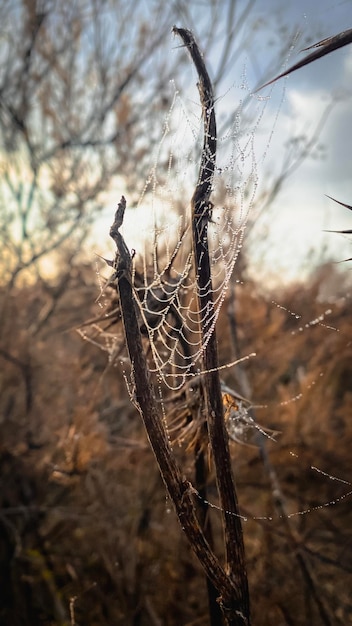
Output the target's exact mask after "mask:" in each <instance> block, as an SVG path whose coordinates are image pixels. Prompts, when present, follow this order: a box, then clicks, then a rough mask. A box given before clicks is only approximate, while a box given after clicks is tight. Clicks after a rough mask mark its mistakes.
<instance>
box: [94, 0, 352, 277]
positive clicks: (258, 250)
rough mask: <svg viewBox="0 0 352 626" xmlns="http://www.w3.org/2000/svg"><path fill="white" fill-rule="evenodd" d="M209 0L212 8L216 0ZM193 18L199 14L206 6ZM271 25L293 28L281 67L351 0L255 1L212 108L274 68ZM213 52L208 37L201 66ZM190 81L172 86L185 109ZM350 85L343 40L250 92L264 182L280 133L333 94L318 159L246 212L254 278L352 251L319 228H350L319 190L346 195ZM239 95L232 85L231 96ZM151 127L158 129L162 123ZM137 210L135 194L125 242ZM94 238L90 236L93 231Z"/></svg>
mask: <svg viewBox="0 0 352 626" xmlns="http://www.w3.org/2000/svg"><path fill="white" fill-rule="evenodd" d="M218 4H219V10H221V7H222V6H223V5H225V4H226V0H224V1H223V2H219V3H218ZM243 4H244V3H243V2H241V1H240V2H239V3H238V5H239V7H241V6H243ZM146 6H148V3H146ZM189 6H190V7H191V13H192V10H193V13H192V15H193V18H194V24H195V29H196V30H197V15H199V2H198V1H196V0H193V1H192V0H191V2H190V3H189ZM224 13H225V11H224ZM274 16H275V19H274ZM203 18H204V19H207V17H206V13H204V16H203ZM198 19H201V18H200V17H199V18H198ZM273 23H274V24H275V25H276V26H277V33H276V35H275V32H274V33H273V35H272V37H271V38H270V37H269V45H268V32H269V31H270V29H272V25H273ZM185 26H187V25H185ZM281 26H286V27H288V31H287V32H290V33H295V34H296V41H295V42H294V45H293V48H292V50H291V51H290V52H289V55H288V58H286V59H284V60H283V61H284V63H282V64H281V65H284V66H286V67H287V66H290V65H292V64H293V63H295V62H296V61H297V60H298V59H299V58H301V56H302V53H301V52H300V50H301V49H302V47H305V46H306V45H308V44H310V43H314V42H316V41H318V40H320V39H323V38H324V37H328V36H331V35H334V34H337V33H339V32H341V31H342V30H346V29H348V28H351V27H352V2H351V0H335V1H333V0H320V1H318V0H286V1H285V2H281V1H280V0H265V1H264V0H257V3H256V5H255V7H254V9H253V10H252V11H251V13H250V18H249V19H248V20H247V23H245V24H244V25H243V27H242V29H241V32H240V33H239V34H238V36H239V41H240V43H241V41H243V42H245V43H244V44H243V47H242V52H241V54H239V55H238V59H237V60H236V63H235V64H234V66H233V68H231V70H230V71H228V72H227V74H226V79H225V80H224V81H223V82H222V83H220V85H219V86H218V93H219V92H220V96H221V97H220V98H219V101H218V104H217V106H218V115H219V116H220V117H221V112H222V111H223V112H224V114H226V112H228V111H230V110H231V107H232V108H233V107H235V108H236V106H238V100H236V98H238V94H239V93H240V90H239V89H238V87H239V85H240V83H241V82H243V77H245V82H246V86H247V91H248V93H249V92H250V91H251V90H253V89H254V87H255V86H256V85H257V81H258V79H259V78H260V77H261V76H264V75H267V78H271V77H273V76H275V75H276V74H277V72H278V70H279V71H280V69H281V68H280V64H279V66H278V63H277V58H276V57H275V54H277V42H278V41H279V40H280V38H281V39H282V32H281V31H280V27H281ZM199 30H201V29H200V25H199ZM248 33H249V35H250V36H249V35H248ZM241 38H242V39H241ZM270 41H271V44H270ZM175 53H178V52H177V47H176V46H175V41H174V40H173V39H172V37H171V35H170V54H175ZM220 53H221V46H220V45H219V46H218V47H217V46H216V45H215V46H213V47H212V48H211V50H210V51H209V54H208V56H207V59H206V61H207V64H209V71H210V74H213V75H214V74H216V71H217V61H218V56H220ZM303 54H305V53H303ZM271 67H272V72H271ZM195 82H196V77H195V74H194V73H193V74H191V82H190V84H189V87H188V88H187V89H185V91H183V92H182V93H181V94H180V98H181V100H180V104H181V106H185V108H186V107H187V105H188V104H189V103H192V99H193V98H196V97H197V95H196V92H195ZM351 85H352V46H347V47H345V48H343V49H341V50H339V51H335V52H333V53H332V54H330V55H327V56H326V57H324V58H323V59H320V60H319V61H316V62H315V63H313V64H311V65H309V66H307V67H305V68H302V69H300V70H298V71H297V72H295V73H293V74H292V75H291V76H289V77H288V78H287V79H283V80H280V81H279V82H278V83H277V84H276V85H275V86H274V88H270V87H267V88H265V89H263V90H262V91H261V92H260V94H259V95H258V98H256V97H255V98H252V100H253V103H254V108H255V111H256V112H255V114H254V115H259V114H260V113H257V112H258V111H261V110H262V109H263V107H264V109H265V111H264V114H263V118H262V119H261V121H260V125H259V126H258V129H257V130H256V131H255V133H254V138H255V150H256V155H257V160H258V165H257V173H258V177H259V185H263V184H264V186H265V180H266V178H267V179H269V178H270V177H271V176H275V172H279V171H280V170H281V167H282V162H283V159H284V158H285V154H286V149H287V147H286V146H287V141H288V140H289V139H290V138H292V137H295V136H299V135H304V134H308V135H309V134H310V133H311V132H312V130H313V129H314V128H315V126H316V124H317V122H318V120H319V119H320V116H321V114H322V113H323V111H324V109H325V107H326V106H327V105H328V103H329V102H331V101H332V100H334V101H335V105H334V107H333V110H332V111H331V113H330V115H329V117H328V119H327V121H326V123H325V124H324V127H323V129H322V131H321V133H320V136H319V146H320V147H319V150H318V154H319V158H307V159H306V160H305V161H304V162H303V164H302V165H300V167H299V168H298V169H297V170H296V171H295V172H294V174H292V175H291V176H290V177H289V179H288V180H287V181H286V182H285V184H284V186H283V188H282V191H281V192H280V193H279V194H278V196H277V197H276V198H275V200H274V201H273V203H272V204H271V205H270V207H266V208H265V210H264V211H262V213H261V214H260V215H259V217H258V218H256V225H255V226H254V228H253V229H252V230H251V233H250V235H249V236H248V240H247V243H246V240H245V245H247V246H248V247H249V249H250V250H251V259H252V263H253V268H252V271H253V274H254V275H255V276H256V277H257V278H258V279H260V280H262V279H263V278H266V279H270V280H271V281H272V282H273V283H275V282H278V283H280V281H281V282H284V283H287V282H288V281H289V280H291V279H296V278H302V277H304V276H305V275H306V273H307V271H308V270H309V269H310V268H311V265H312V263H313V262H318V261H320V260H322V259H323V257H324V254H326V255H327V256H328V257H329V258H332V259H333V260H335V261H341V260H342V259H344V258H347V257H350V256H352V238H348V237H346V236H342V235H338V234H334V233H326V232H324V231H325V230H328V229H331V230H339V229H343V228H351V212H350V211H348V210H347V209H344V208H343V207H341V206H339V205H337V204H335V203H334V202H332V201H331V200H329V199H328V198H327V197H326V196H327V195H330V196H332V197H334V198H336V199H338V200H340V201H341V202H346V203H350V204H352V180H351V172H352V156H351V150H350V144H351V123H352V110H351V104H350V103H351V98H352V87H351ZM182 88H184V86H183V87H182ZM170 89H175V86H171V85H170ZM180 89H181V87H180ZM192 90H193V91H192ZM218 93H217V95H218ZM245 96H246V93H243V90H242V94H240V96H239V97H245ZM251 104H252V103H251ZM176 109H177V107H176ZM186 121H187V123H188V122H189V120H186ZM160 132H161V136H162V128H161V131H160ZM178 141H179V142H180V143H179V147H178V145H177V137H176V139H175V143H174V150H175V151H177V150H180V151H181V150H182V149H183V148H182V145H181V144H182V139H181V140H180V139H179V138H178ZM263 153H266V156H265V159H263V160H262V159H261V156H260V155H262V154H263ZM258 155H259V156H258ZM118 186H119V188H120V185H118ZM121 186H123V184H122V183H121ZM117 193H119V192H117ZM121 193H123V189H122V190H121ZM114 198H116V193H115V195H114ZM114 204H116V202H114ZM112 214H113V210H112V208H111V206H107V207H106V209H105V211H104V217H103V219H102V220H101V222H100V224H101V228H99V230H103V231H104V230H105V232H107V231H108V226H107V225H108V224H110V222H111V218H110V215H112ZM144 215H145V213H144V212H143V203H142V204H141V206H140V207H139V208H137V209H136V210H134V211H133V213H132V212H130V213H128V212H127V214H126V217H125V225H124V234H125V238H126V242H127V243H128V245H129V246H130V247H136V246H138V245H139V241H140V232H141V230H144V229H145V222H144ZM137 224H138V228H136V225H137ZM96 234H97V231H95V235H96ZM95 239H96V238H95ZM96 241H98V242H99V238H98V240H97V239H96ZM104 245H105V244H99V243H98V248H99V249H98V250H97V251H98V252H100V253H104V252H105V253H106V249H104ZM99 246H100V247H99Z"/></svg>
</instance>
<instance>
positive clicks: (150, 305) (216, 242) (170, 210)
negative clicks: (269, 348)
mask: <svg viewBox="0 0 352 626" xmlns="http://www.w3.org/2000/svg"><path fill="white" fill-rule="evenodd" d="M172 86H173V90H174V97H173V101H172V105H171V107H170V110H169V112H168V115H167V117H166V119H165V121H164V125H163V133H162V138H161V141H160V143H159V145H158V148H157V150H156V153H155V155H154V158H153V163H152V167H151V170H150V173H149V176H148V177H147V180H146V182H145V184H144V187H143V190H142V193H141V194H140V197H139V200H138V202H137V210H139V214H140V211H141V209H142V211H143V213H145V215H146V217H148V219H149V223H150V221H152V226H151V227H149V228H148V227H146V228H145V231H144V237H143V240H141V242H140V245H138V247H137V248H136V250H135V251H134V252H135V255H134V274H133V286H134V293H135V299H136V302H137V305H138V310H139V318H140V329H141V331H142V334H143V336H144V337H145V340H146V347H147V351H148V358H149V367H150V372H151V373H153V374H155V375H156V377H157V379H158V381H160V382H162V383H163V384H164V385H165V386H166V388H167V389H169V390H172V391H175V390H179V389H181V388H182V387H183V385H184V384H185V382H186V381H187V380H188V379H189V378H190V377H194V376H197V375H199V374H200V373H202V371H203V369H202V357H203V353H204V348H205V346H206V344H207V342H208V341H209V338H210V336H211V335H212V333H213V332H214V329H215V325H216V322H217V320H218V317H219V313H220V310H221V306H222V304H223V302H224V299H225V297H226V293H227V290H228V286H229V283H230V281H231V278H232V275H233V271H234V267H235V264H236V262H237V260H238V256H239V254H240V251H241V248H242V245H243V240H244V236H245V231H246V226H247V222H248V217H249V215H250V211H251V208H252V206H253V203H254V200H255V194H256V190H257V186H258V172H257V158H256V155H255V137H256V131H257V129H258V126H259V125H260V122H261V120H262V118H263V115H264V112H265V108H266V104H267V102H266V101H263V99H262V98H258V99H255V100H254V101H253V104H254V107H253V108H254V111H253V112H251V114H250V115H251V124H250V125H249V124H247V123H246V124H244V121H243V120H244V119H247V118H248V116H249V113H248V112H247V111H246V112H245V108H246V107H245V106H244V103H243V99H247V101H248V100H249V96H250V92H249V90H248V88H247V87H246V86H245V83H243V81H242V85H241V87H240V88H239V92H240V95H241V96H242V101H241V100H240V104H239V106H238V108H237V110H236V112H235V114H234V116H233V119H232V120H230V123H229V124H228V126H227V130H226V132H225V133H224V134H223V135H222V136H220V137H219V138H218V150H217V163H216V169H215V175H214V178H213V180H212V196H211V200H212V210H210V211H209V224H208V241H209V251H210V259H211V269H212V284H211V285H210V284H209V286H208V289H209V291H211V293H212V300H213V307H212V309H211V310H200V311H199V310H198V293H197V290H198V285H197V280H196V273H195V269H194V265H193V254H192V233H191V197H192V194H193V191H194V188H195V185H196V182H197V177H198V169H199V161H200V157H201V146H202V133H203V121H202V116H201V107H200V105H199V104H198V103H197V102H195V101H194V100H192V99H191V98H188V99H185V98H184V97H182V96H181V95H180V92H179V91H178V90H177V88H176V86H175V85H174V84H172ZM233 90H234V91H235V88H234V87H233ZM234 98H235V95H234ZM217 106H219V107H220V108H221V100H220V101H218V103H217ZM242 124H243V128H242ZM268 142H269V140H268ZM127 211H128V209H127ZM130 211H131V212H132V211H133V209H132V208H131V209H130ZM150 216H153V217H152V220H150ZM132 219H133V218H132ZM125 239H126V244H127V245H128V238H125ZM101 287H102V294H101V297H100V298H99V302H100V306H101V307H102V308H103V309H104V311H105V314H104V315H105V320H106V319H109V320H110V319H111V317H113V311H115V313H116V319H120V318H119V304H118V302H117V301H116V299H114V300H113V303H111V298H110V295H109V297H106V295H107V289H106V285H103V284H102V285H101ZM200 320H202V321H203V322H204V323H205V327H206V335H205V338H204V337H202V335H201V332H200ZM100 322H101V320H99V324H93V325H92V326H91V327H90V330H88V329H86V330H84V336H85V337H86V338H89V339H90V340H91V341H93V342H95V343H97V344H98V345H100V346H102V347H103V348H104V349H106V350H107V351H108V353H109V356H110V360H112V361H114V360H116V358H119V357H120V356H121V352H122V348H121V343H122V342H123V337H122V335H121V333H118V334H116V328H114V332H110V330H109V329H108V328H107V326H106V324H105V325H104V324H101V323H100ZM251 356H253V355H252V354H251V355H248V356H246V357H244V358H245V359H247V358H251ZM234 363H235V362H234ZM234 363H229V364H227V365H226V366H224V367H231V366H232V365H234Z"/></svg>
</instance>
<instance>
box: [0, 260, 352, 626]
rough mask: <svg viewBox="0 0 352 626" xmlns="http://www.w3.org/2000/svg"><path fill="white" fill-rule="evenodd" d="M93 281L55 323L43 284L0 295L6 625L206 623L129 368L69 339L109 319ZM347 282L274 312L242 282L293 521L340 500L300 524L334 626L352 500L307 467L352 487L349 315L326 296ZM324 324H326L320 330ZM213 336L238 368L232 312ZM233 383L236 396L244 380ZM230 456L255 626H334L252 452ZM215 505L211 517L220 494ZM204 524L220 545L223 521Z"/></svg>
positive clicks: (347, 557)
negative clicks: (326, 622) (82, 327)
mask: <svg viewBox="0 0 352 626" xmlns="http://www.w3.org/2000/svg"><path fill="white" fill-rule="evenodd" d="M92 278H93V272H92V271H91V270H89V269H87V268H80V269H77V270H76V272H75V274H72V276H71V278H70V282H69V284H68V285H67V289H66V292H65V293H64V294H63V295H62V296H61V297H60V299H59V300H58V301H57V302H56V306H55V308H54V310H53V312H52V314H49V315H48V312H49V311H50V310H51V305H52V302H53V294H52V293H50V292H49V291H48V290H47V289H44V288H43V286H42V285H40V284H37V285H35V286H33V287H30V288H27V289H22V290H18V291H16V292H12V293H11V294H6V293H3V292H2V293H1V294H0V297H1V355H0V358H1V373H0V376H1V378H0V389H1V395H0V420H1V422H0V466H1V490H0V502H1V504H0V588H1V589H2V592H1V600H0V622H1V624H4V625H9V626H10V625H11V626H17V625H18V626H19V625H21V626H29V625H30V626H38V625H39V624H45V625H55V626H56V625H64V624H73V623H76V624H77V625H80V626H83V625H85V626H86V625H97V626H101V625H103V624H104V625H108V624H109V625H111V624H114V625H120V624H121V625H122V624H123V625H126V624H131V625H141V626H144V625H145V626H147V625H149V624H152V625H155V626H157V625H160V624H165V625H167V626H176V625H180V624H184V625H186V624H188V625H189V626H190V625H191V624H193V625H194V626H195V625H196V624H207V623H208V622H207V600H206V591H205V584H204V580H203V577H202V573H201V572H200V570H199V566H198V564H197V563H196V561H195V559H193V556H192V555H191V554H190V553H189V549H188V547H187V545H186V542H185V540H184V538H183V536H182V533H181V531H180V529H179V527H178V524H177V522H176V519H175V516H174V514H173V512H172V511H170V508H171V507H170V506H169V503H168V501H167V498H166V496H165V489H164V486H163V484H162V481H161V479H160V477H159V476H158V472H157V469H156V465H155V462H154V459H153V456H152V453H151V452H150V450H149V448H148V442H147V438H146V435H145V433H144V431H143V429H142V427H141V423H140V419H139V416H138V415H137V413H136V411H135V409H134V407H133V406H132V405H131V403H130V400H129V397H128V394H127V392H126V389H125V384H124V381H123V377H122V373H121V371H120V368H119V367H116V368H114V367H107V358H106V354H104V353H103V352H101V351H99V350H98V349H97V348H95V347H94V346H92V345H90V344H89V343H87V342H84V341H82V339H81V338H80V337H79V336H78V335H77V334H76V333H75V332H66V329H69V328H71V327H74V326H77V325H79V324H80V323H82V322H83V321H84V320H86V319H88V318H89V317H90V316H92V317H94V315H96V313H97V305H96V304H94V300H95V298H96V296H97V288H96V285H95V284H94V281H93V282H92ZM341 280H342V279H341V278H340V276H339V275H338V274H335V273H334V271H333V270H332V269H331V268H328V267H325V268H322V269H321V271H320V273H317V274H316V276H315V277H314V279H312V282H311V284H310V285H309V286H308V287H306V288H302V287H301V286H297V287H289V288H287V289H286V290H285V291H284V292H281V293H280V294H278V295H277V296H275V295H272V296H270V297H264V296H263V295H261V294H260V293H259V291H258V289H256V287H255V285H253V284H250V283H247V284H245V285H244V286H242V287H240V288H239V289H238V292H237V296H236V298H237V300H236V315H237V322H238V329H239V340H240V344H241V352H242V354H246V353H250V352H252V351H255V352H256V353H257V357H256V358H255V359H252V360H249V361H248V362H247V364H246V372H247V375H248V377H249V380H250V384H251V386H252V396H253V397H252V399H253V401H254V402H257V403H258V404H260V405H267V406H266V407H264V408H257V409H256V414H257V418H258V421H259V422H260V423H261V424H263V425H264V426H267V427H269V428H273V429H274V430H278V431H280V433H281V434H280V435H279V436H278V437H277V443H274V442H271V441H269V440H268V442H267V449H268V451H269V454H270V459H271V462H272V464H273V466H274V467H275V470H276V472H277V475H278V479H279V481H280V486H281V489H282V492H283V494H284V497H285V500H286V505H287V509H288V511H289V512H291V513H294V512H297V511H302V510H306V509H314V507H320V505H322V504H323V505H324V503H327V502H330V501H335V502H336V504H335V505H333V504H332V505H331V506H323V507H322V508H316V509H315V510H312V511H311V512H310V513H307V514H305V515H297V516H294V517H292V518H290V523H291V525H292V528H293V531H294V533H295V536H296V538H297V545H299V550H302V552H303V553H304V555H305V558H306V560H307V562H308V564H309V568H310V571H311V573H312V577H313V581H314V585H315V588H316V590H317V592H318V594H320V596H321V597H322V599H323V601H324V603H325V605H326V607H327V610H328V614H329V618H330V619H331V623H332V624H348V623H352V603H351V599H350V593H349V589H350V586H351V572H352V545H351V544H352V531H351V528H352V523H351V522H352V519H351V518H352V516H351V497H349V498H346V499H341V500H340V501H339V498H342V497H343V495H344V494H345V493H346V492H348V491H349V489H351V487H350V486H349V485H346V484H343V483H341V482H338V481H336V480H335V481H334V480H331V479H329V478H328V477H327V476H325V475H323V474H321V473H318V472H316V471H314V470H312V469H311V468H310V466H316V467H318V468H319V469H321V470H322V471H324V472H326V473H327V474H329V475H332V476H335V477H340V478H344V479H346V480H347V481H349V480H351V461H350V451H351V445H352V424H351V414H352V382H351V381H352V325H351V316H350V311H349V310H348V306H349V305H348V299H344V298H343V297H341V298H340V299H337V300H336V301H334V302H330V301H329V300H328V297H327V296H326V294H325V292H326V286H327V285H328V284H329V285H330V284H331V283H332V282H333V283H334V291H335V293H337V292H338V291H340V292H341V293H342V294H343V285H342V284H341V285H340V284H339V281H341ZM273 300H275V301H277V302H279V304H280V306H282V307H285V309H286V310H285V309H283V308H278V307H277V306H276V305H275V304H273V302H272V301H273ZM328 309H331V313H330V314H328V315H327V316H326V317H325V318H324V319H323V320H321V325H319V324H318V323H313V324H312V323H309V322H314V320H317V319H318V318H319V316H320V315H321V314H322V312H324V311H326V310H328ZM290 311H292V312H295V313H297V314H298V315H301V316H302V317H301V318H299V319H297V318H296V317H295V315H292V314H291V313H290ZM40 320H41V323H39V322H40ZM305 324H308V327H306V326H305ZM324 324H326V325H329V326H332V327H336V328H337V329H338V330H337V331H334V330H331V329H329V328H327V327H326V326H324ZM300 327H302V328H303V330H302V331H300V330H299V328H300ZM219 329H220V330H219V347H220V358H221V361H222V363H226V361H228V360H229V361H230V360H231V359H232V355H231V348H230V341H229V334H230V331H229V325H228V319H227V315H226V306H225V307H224V310H223V312H222V318H221V320H220V324H219ZM224 379H225V382H226V383H227V384H228V385H232V386H235V385H236V381H235V375H234V374H233V371H232V370H225V374H224ZM294 397H296V398H297V400H295V401H291V399H292V398H294ZM232 452H233V462H234V468H235V475H236V477H237V481H238V486H239V499H240V504H241V507H242V510H243V513H244V515H246V516H247V517H248V521H247V522H245V523H244V534H245V541H246V549H247V558H248V573H249V582H250V590H251V603H252V613H253V624H254V625H256V626H269V625H270V626H272V625H273V624H275V625H276V626H280V625H284V624H289V625H290V624H294V625H295V626H301V625H302V626H303V625H304V626H306V625H308V624H320V623H323V622H321V617H320V616H319V612H318V611H317V606H316V603H315V601H314V598H313V597H312V593H311V590H310V589H309V588H307V584H306V581H305V580H304V578H303V577H302V572H301V570H300V568H299V566H298V565H297V554H295V553H294V551H293V550H292V545H290V542H289V541H288V537H287V529H286V526H285V521H284V520H282V519H278V518H277V512H276V508H275V502H274V498H273V493H272V488H271V485H270V481H269V478H268V476H267V473H266V471H265V469H264V467H263V464H262V461H261V459H260V455H259V451H258V449H257V448H252V447H246V446H240V445H238V444H235V443H233V444H232ZM292 453H294V454H295V455H297V457H294V456H293V455H292ZM177 454H179V455H180V458H182V459H183V463H184V467H185V471H186V472H187V473H188V474H189V475H190V476H192V469H193V458H192V457H191V456H190V455H187V454H186V452H185V450H184V449H182V448H180V450H177ZM209 499H210V500H211V501H212V502H213V503H214V504H216V494H215V487H212V485H210V495H209ZM210 514H211V516H212V518H213V523H214V528H215V533H217V532H219V528H220V525H219V523H218V521H219V515H218V512H217V511H216V509H211V511H210ZM253 516H262V517H266V518H269V517H270V518H273V520H272V521H270V520H269V519H263V520H253V519H251V518H252V517H253ZM215 539H216V537H215Z"/></svg>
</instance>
